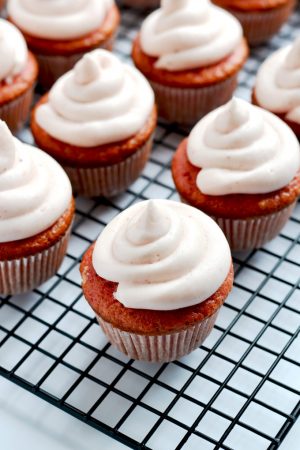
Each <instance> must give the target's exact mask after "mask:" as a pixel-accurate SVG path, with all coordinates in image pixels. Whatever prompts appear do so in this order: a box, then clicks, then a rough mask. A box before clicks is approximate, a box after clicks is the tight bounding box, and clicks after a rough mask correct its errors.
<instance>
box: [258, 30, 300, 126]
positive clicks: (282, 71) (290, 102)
mask: <svg viewBox="0 0 300 450" xmlns="http://www.w3.org/2000/svg"><path fill="white" fill-rule="evenodd" d="M255 95H256V98H257V101H258V103H259V104H260V105H261V106H262V107H263V108H265V109H267V110H269V111H272V112H274V113H280V114H285V117H286V119H287V120H291V121H293V122H296V123H299V124H300V37H298V38H297V39H296V40H295V42H294V43H293V44H292V45H288V46H287V47H284V48H281V49H280V50H277V51H276V52H275V53H273V54H272V55H271V56H269V58H267V59H266V61H265V62H264V63H263V64H262V65H261V67H260V69H259V71H258V74H257V78H256V85H255Z"/></svg>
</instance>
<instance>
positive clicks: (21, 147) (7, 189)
mask: <svg viewBox="0 0 300 450" xmlns="http://www.w3.org/2000/svg"><path fill="white" fill-rule="evenodd" d="M71 199H72V189H71V184H70V181H69V179H68V177H67V175H66V174H65V172H64V171H63V169H62V168H61V167H60V165H59V164H58V163H57V162H56V161H54V159H52V158H51V157H50V156H49V155H47V154H46V153H44V152H42V151H41V150H39V149H37V148H34V147H31V146H30V145H25V144H23V143H22V142H20V141H18V140H17V139H15V138H14V137H13V136H12V135H11V133H10V131H9V130H8V128H7V125H6V124H5V123H4V122H2V121H0V242H10V241H17V240H19V239H24V238H28V237H32V236H34V235H36V234H38V233H40V232H42V231H44V230H46V229H47V228H48V227H50V226H51V225H53V224H54V223H55V222H56V221H57V220H58V219H59V217H60V216H61V215H62V214H63V213H64V212H65V211H66V210H67V208H68V207H69V205H70V202H71Z"/></svg>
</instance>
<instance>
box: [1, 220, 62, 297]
mask: <svg viewBox="0 0 300 450" xmlns="http://www.w3.org/2000/svg"><path fill="white" fill-rule="evenodd" d="M70 232H71V226H70V227H69V229H68V230H67V232H66V233H65V234H64V235H63V236H62V237H61V238H60V240H59V241H57V242H56V243H55V244H54V245H52V246H51V247H49V248H48V249H46V250H44V251H42V252H39V253H36V254H35V255H32V256H28V257H25V258H19V259H13V260H11V261H0V294H1V295H16V294H22V293H24V292H28V291H31V290H32V289H34V288H36V287H38V286H39V285H41V284H42V283H44V282H45V281H47V280H48V279H49V278H51V277H52V276H53V275H55V273H56V272H57V270H58V269H59V267H60V265H61V263H62V260H63V258H64V256H65V254H66V251H67V245H68V241H69V237H70Z"/></svg>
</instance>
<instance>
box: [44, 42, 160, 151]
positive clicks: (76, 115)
mask: <svg viewBox="0 0 300 450" xmlns="http://www.w3.org/2000/svg"><path fill="white" fill-rule="evenodd" d="M153 107H154V94H153V91H152V89H151V87H150V85H149V83H148V82H147V80H146V79H145V78H144V76H143V75H142V74H141V73H140V72H139V71H138V70H137V69H135V68H133V67H130V66H127V65H125V64H123V63H121V62H120V61H119V60H118V59H117V58H116V57H115V56H114V55H112V54H111V53H110V52H108V51H106V50H94V51H93V52H91V53H88V54H86V55H85V56H84V57H83V58H82V59H81V60H80V61H79V62H78V63H77V64H76V66H75V68H74V69H73V70H71V71H70V72H68V73H66V74H65V75H63V76H62V77H61V78H60V79H59V80H58V81H57V82H56V83H55V84H54V86H53V87H52V89H51V90H50V94H49V99H48V102H47V103H45V104H43V105H41V106H40V107H39V108H38V109H37V112H36V120H37V123H38V124H39V125H40V126H41V127H42V128H43V129H44V130H46V131H47V133H49V134H50V135H51V136H53V137H54V138H56V139H59V140H60V141H62V142H66V143H68V144H72V145H77V146H80V147H95V146H99V145H102V144H109V143H112V142H117V141H121V140H123V139H127V138H129V137H131V136H133V135H134V134H136V133H138V132H139V131H140V130H141V129H142V127H143V126H144V125H145V123H146V122H147V119H148V118H149V116H150V114H151V112H152V109H153Z"/></svg>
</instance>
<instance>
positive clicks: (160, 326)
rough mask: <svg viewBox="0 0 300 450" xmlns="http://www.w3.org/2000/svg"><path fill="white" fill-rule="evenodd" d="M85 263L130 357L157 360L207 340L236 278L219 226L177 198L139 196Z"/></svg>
mask: <svg viewBox="0 0 300 450" xmlns="http://www.w3.org/2000/svg"><path fill="white" fill-rule="evenodd" d="M80 270H81V275H82V287H83V292H84V295H85V298H86V300H87V301H88V303H89V304H90V305H91V307H92V308H93V310H94V312H95V314H96V317H97V320H98V322H99V324H100V326H101V327H102V329H103V331H104V333H105V334H106V335H107V337H108V339H109V341H110V342H111V343H112V344H113V345H114V346H116V347H117V348H118V349H119V350H120V351H121V352H124V353H125V354H126V355H128V356H129V357H130V358H134V359H140V360H146V361H152V362H154V361H160V362H166V361H172V360H174V359H177V358H180V357H181V356H184V355H186V354H188V353H190V352H191V351H193V350H194V349H196V348H197V347H198V346H199V345H201V343H202V342H203V341H204V339H205V338H206V337H207V336H208V334H209V333H210V331H211V329H212V327H213V325H214V323H215V320H216V317H217V314H218V312H219V310H220V308H221V306H222V304H223V302H224V301H225V299H226V297H227V296H228V294H229V292H230V291H231V288H232V281H233V269H232V261H231V255H230V249H229V246H228V243H227V242H226V239H225V237H224V235H223V233H222V231H221V230H220V228H219V227H218V226H217V225H216V224H215V223H214V222H213V221H212V220H211V219H210V218H209V217H208V216H206V215H205V214H203V213H202V212H200V211H199V210H197V209H195V208H191V207H190V206H187V205H183V204H180V203H177V202H172V201H170V200H150V201H146V202H140V203H138V204H135V205H134V206H131V207H130V208H128V209H127V210H125V211H124V212H122V213H121V214H119V215H118V216H117V217H116V218H114V219H113V220H112V222H110V224H109V225H108V226H107V227H106V228H105V229H104V230H103V232H102V234H101V235H100V237H99V238H98V240H97V241H96V243H95V244H94V245H92V247H91V248H90V249H89V250H88V251H87V253H86V254H85V255H84V257H83V260H82V263H81V267H80Z"/></svg>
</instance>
